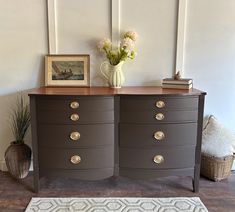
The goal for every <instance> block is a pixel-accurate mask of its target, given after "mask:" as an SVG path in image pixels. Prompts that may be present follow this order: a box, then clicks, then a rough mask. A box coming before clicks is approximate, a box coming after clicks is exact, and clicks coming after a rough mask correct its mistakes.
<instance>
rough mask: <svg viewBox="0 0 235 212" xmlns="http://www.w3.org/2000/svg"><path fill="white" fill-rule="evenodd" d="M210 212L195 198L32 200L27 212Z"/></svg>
mask: <svg viewBox="0 0 235 212" xmlns="http://www.w3.org/2000/svg"><path fill="white" fill-rule="evenodd" d="M38 211H39V212H109V211H114V212H142V211H143V212H150V211H157V212H178V211H179V212H208V210H207V209H206V207H205V206H204V204H203V203H202V202H201V200H200V199H199V198H198V197H193V198H182V197H177V198H32V199H31V201H30V203H29V205H28V207H27V208H26V211H25V212H38Z"/></svg>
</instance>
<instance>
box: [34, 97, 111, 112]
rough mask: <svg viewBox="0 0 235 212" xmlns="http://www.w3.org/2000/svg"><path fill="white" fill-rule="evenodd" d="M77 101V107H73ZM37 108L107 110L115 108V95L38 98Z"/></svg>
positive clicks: (73, 110)
mask: <svg viewBox="0 0 235 212" xmlns="http://www.w3.org/2000/svg"><path fill="white" fill-rule="evenodd" d="M72 102H77V103H78V104H77V105H75V107H76V108H72V107H71V103H72ZM37 109H38V111H40V110H50V111H55V110H56V111H65V110H67V111H69V112H71V113H72V112H78V111H106V110H113V109H114V100H113V97H103V96H101V97H84V96H68V97H67V96H50V97H46V96H44V97H41V98H38V99H37Z"/></svg>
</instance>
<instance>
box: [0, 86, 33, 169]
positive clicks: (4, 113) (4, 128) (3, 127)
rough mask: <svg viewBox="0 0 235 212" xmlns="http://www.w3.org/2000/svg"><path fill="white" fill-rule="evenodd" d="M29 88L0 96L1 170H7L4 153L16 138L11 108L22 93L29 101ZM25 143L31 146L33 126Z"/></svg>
mask: <svg viewBox="0 0 235 212" xmlns="http://www.w3.org/2000/svg"><path fill="white" fill-rule="evenodd" d="M28 92H29V90H24V91H21V92H17V93H12V94H8V95H3V96H0V117H1V121H0V171H7V168H6V164H5V159H4V154H5V151H6V149H7V147H8V146H9V145H10V143H11V142H12V141H13V140H14V137H13V134H12V131H11V127H10V121H11V119H10V114H11V110H12V109H13V108H14V107H15V103H16V100H17V97H18V96H19V95H20V94H22V96H23V97H24V98H25V100H26V102H29V97H28ZM25 143H26V144H28V145H29V146H30V147H31V146H32V145H31V128H29V130H28V133H27V135H26V137H25Z"/></svg>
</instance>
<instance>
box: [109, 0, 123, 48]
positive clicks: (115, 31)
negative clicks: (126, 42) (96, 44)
mask: <svg viewBox="0 0 235 212" xmlns="http://www.w3.org/2000/svg"><path fill="white" fill-rule="evenodd" d="M111 1H112V2H111V10H112V12H111V25H112V26H111V36H112V43H113V45H114V48H117V47H118V46H119V41H120V1H121V0H111Z"/></svg>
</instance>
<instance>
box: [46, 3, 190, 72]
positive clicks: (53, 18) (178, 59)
mask: <svg viewBox="0 0 235 212" xmlns="http://www.w3.org/2000/svg"><path fill="white" fill-rule="evenodd" d="M110 1H111V8H110V9H111V39H112V42H113V44H114V47H117V46H118V45H119V41H120V22H121V21H120V20H121V17H120V16H121V15H120V11H121V0H110ZM186 19H187V0H178V14H177V33H176V53H175V70H174V73H176V72H177V71H180V72H181V74H182V73H183V71H184V52H185V49H184V48H185V29H186ZM47 26H48V53H49V54H57V51H58V47H57V44H58V43H57V41H58V37H57V12H56V0H47Z"/></svg>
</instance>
